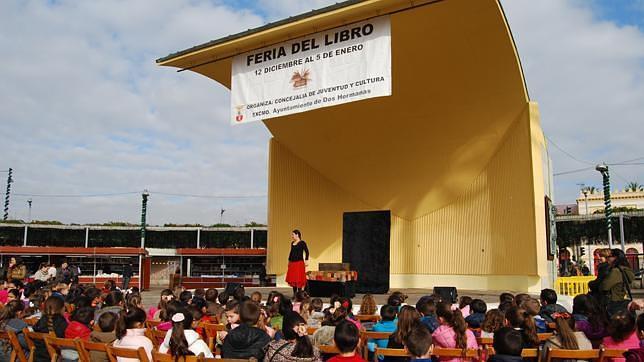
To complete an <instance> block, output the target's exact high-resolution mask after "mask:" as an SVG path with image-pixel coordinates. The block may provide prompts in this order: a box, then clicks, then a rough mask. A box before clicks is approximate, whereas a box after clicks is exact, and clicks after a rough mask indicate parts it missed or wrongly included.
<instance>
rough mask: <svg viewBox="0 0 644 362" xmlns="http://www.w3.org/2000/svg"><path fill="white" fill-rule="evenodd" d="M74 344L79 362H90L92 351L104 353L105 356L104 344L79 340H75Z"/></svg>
mask: <svg viewBox="0 0 644 362" xmlns="http://www.w3.org/2000/svg"><path fill="white" fill-rule="evenodd" d="M74 342H76V350H78V355H79V356H80V360H81V362H91V361H92V357H91V355H90V352H92V351H97V352H105V353H106V354H107V344H106V343H95V342H88V341H83V340H81V339H76V340H74Z"/></svg>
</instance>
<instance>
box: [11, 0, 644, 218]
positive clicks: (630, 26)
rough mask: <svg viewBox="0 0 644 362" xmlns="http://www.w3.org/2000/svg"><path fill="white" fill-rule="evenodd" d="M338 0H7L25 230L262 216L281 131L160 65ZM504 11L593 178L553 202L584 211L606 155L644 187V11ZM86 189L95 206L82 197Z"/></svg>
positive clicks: (581, 178)
mask: <svg viewBox="0 0 644 362" xmlns="http://www.w3.org/2000/svg"><path fill="white" fill-rule="evenodd" d="M334 2H335V0H330V1H326V0H309V1H304V0H257V1H251V0H242V1H234V0H210V1H206V0H189V1H188V0H186V1H154V0H147V1H100V0H97V1H59V0H50V1H22V0H15V1H13V0H7V1H1V2H0V49H2V57H0V69H2V72H0V170H6V169H8V168H9V167H12V168H13V169H14V179H15V183H14V184H13V185H12V194H13V196H12V198H11V208H10V217H11V218H17V219H24V220H26V219H27V218H28V208H27V200H28V199H32V200H33V207H32V218H33V219H36V220H60V221H63V222H75V223H86V222H107V221H129V222H136V221H137V220H138V219H139V217H140V192H141V190H143V189H148V190H150V191H151V193H152V195H151V196H150V204H149V219H148V220H149V222H150V223H152V224H163V223H170V222H173V223H202V224H213V223H216V222H219V219H220V209H221V208H223V209H225V210H226V211H225V213H224V215H223V221H224V222H226V223H233V224H242V223H246V222H249V221H251V220H254V221H258V222H265V221H266V197H265V196H266V192H267V190H266V179H267V160H268V157H267V141H268V138H269V133H268V132H267V131H266V129H265V128H264V126H263V125H262V124H261V123H254V124H248V125H244V126H239V127H231V126H229V124H228V121H227V120H228V112H229V107H228V104H229V93H228V91H227V90H226V89H224V88H223V87H221V86H219V85H218V84H217V83H215V82H213V81H211V80H209V79H207V78H205V77H202V76H198V75H195V74H192V73H190V72H184V73H179V74H178V73H176V72H175V70H174V69H170V68H161V67H158V66H156V65H155V63H154V60H155V59H156V58H158V57H161V56H164V55H167V54H169V53H171V52H174V51H176V50H180V49H184V48H187V47H190V46H193V45H196V44H200V43H203V42H205V41H208V40H212V39H216V38H220V37H222V36H225V35H229V34H232V33H237V32H239V31H243V30H246V29H248V28H253V27H256V26H259V25H262V24H265V23H266V22H269V21H273V20H277V19H280V18H283V17H287V16H291V15H295V14H298V13H301V12H303V11H306V10H310V9H313V8H319V7H322V6H324V5H327V4H330V3H334ZM503 6H504V8H505V11H506V13H507V17H508V20H509V22H510V26H511V28H512V31H513V34H514V36H515V40H516V43H517V46H518V48H519V53H520V56H521V60H522V62H523V66H524V70H525V73H526V79H527V82H528V87H529V91H530V95H531V98H532V99H534V100H536V101H538V102H539V105H540V110H541V121H542V124H543V128H544V129H545V131H546V134H547V136H548V137H549V139H550V140H551V142H552V143H554V144H556V145H557V146H559V147H555V146H551V147H550V153H551V157H552V159H553V161H554V171H555V173H559V172H567V171H571V170H577V169H586V170H583V171H581V172H576V173H571V174H564V175H559V176H557V177H555V186H556V189H555V193H556V195H555V197H556V201H557V202H558V203H566V202H572V201H574V199H575V197H576V195H577V192H578V186H577V183H586V184H588V185H595V186H599V184H600V177H599V174H598V173H597V172H596V171H593V170H592V168H593V167H592V165H594V164H595V163H597V162H601V161H606V162H610V163H619V162H620V161H627V160H633V159H637V160H636V161H632V162H631V163H640V164H639V165H638V164H634V165H615V166H614V167H612V170H613V173H612V175H613V181H614V184H615V185H616V186H618V187H624V185H625V184H626V182H627V181H637V182H640V183H644V165H642V163H644V142H643V141H642V139H643V138H644V22H643V20H642V19H644V2H643V1H642V0H631V1H625V0H624V1H617V0H616V1H604V2H601V1H581V0H579V1H561V0H547V1H546V0H540V1H531V0H505V1H503ZM562 149H563V151H562ZM5 177H6V173H0V179H4V178H5ZM0 190H1V191H4V187H0ZM173 194H174V195H173ZM51 195H59V196H67V197H52V196H51ZM82 195H98V196H94V197H86V196H84V197H71V196H82ZM178 195H197V196H201V197H189V196H178ZM204 196H212V197H204ZM214 196H234V197H229V198H218V197H214ZM239 196H243V197H239Z"/></svg>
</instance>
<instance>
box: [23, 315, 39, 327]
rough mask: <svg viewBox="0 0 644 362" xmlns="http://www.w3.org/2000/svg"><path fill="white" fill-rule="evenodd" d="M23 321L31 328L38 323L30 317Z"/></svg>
mask: <svg viewBox="0 0 644 362" xmlns="http://www.w3.org/2000/svg"><path fill="white" fill-rule="evenodd" d="M23 321H24V322H25V323H27V325H28V326H32V327H33V326H35V325H36V324H37V323H38V318H34V317H31V318H25V319H23Z"/></svg>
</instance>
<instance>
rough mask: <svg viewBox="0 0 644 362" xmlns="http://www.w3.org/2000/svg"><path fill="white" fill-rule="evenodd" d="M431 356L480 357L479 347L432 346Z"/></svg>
mask: <svg viewBox="0 0 644 362" xmlns="http://www.w3.org/2000/svg"><path fill="white" fill-rule="evenodd" d="M432 356H435V357H439V358H440V357H450V358H464V359H465V358H469V359H481V349H480V348H479V349H472V348H468V349H460V348H434V351H433V352H432Z"/></svg>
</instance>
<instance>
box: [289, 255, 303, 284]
mask: <svg viewBox="0 0 644 362" xmlns="http://www.w3.org/2000/svg"><path fill="white" fill-rule="evenodd" d="M286 282H287V283H288V285H290V286H291V287H295V288H304V287H305V286H306V270H305V268H304V261H303V260H300V261H289V262H288V271H287V272H286Z"/></svg>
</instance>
